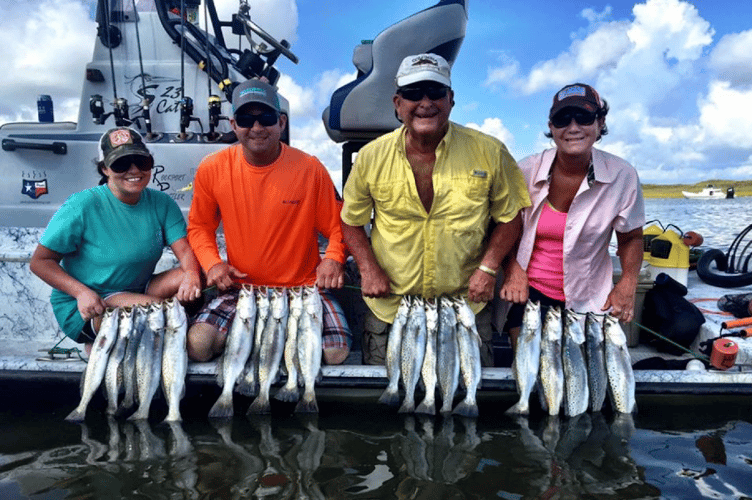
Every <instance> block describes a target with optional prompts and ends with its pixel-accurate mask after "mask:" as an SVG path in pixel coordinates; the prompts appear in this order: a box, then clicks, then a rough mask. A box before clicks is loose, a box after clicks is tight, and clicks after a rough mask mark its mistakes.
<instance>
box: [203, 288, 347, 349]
mask: <svg viewBox="0 0 752 500" xmlns="http://www.w3.org/2000/svg"><path fill="white" fill-rule="evenodd" d="M239 294H240V290H239V289H238V290H232V291H230V292H227V293H224V294H222V295H218V296H217V297H216V298H214V299H213V300H211V301H209V302H208V303H207V304H206V305H204V307H202V308H201V310H200V311H199V312H198V314H197V315H196V316H195V317H194V318H193V321H192V322H191V324H193V323H208V324H210V325H212V326H214V327H215V328H217V329H218V330H219V331H220V332H222V333H223V334H224V335H227V332H228V331H229V329H230V325H232V320H233V318H234V317H235V306H236V305H237V303H238V295H239ZM319 294H320V295H321V303H322V305H323V306H324V333H323V336H322V348H323V349H350V348H351V347H352V332H351V331H350V326H349V325H348V324H347V319H345V313H344V311H343V310H342V307H341V306H340V305H339V304H338V303H337V301H336V300H335V299H334V296H333V295H332V293H331V292H330V291H329V290H319Z"/></svg>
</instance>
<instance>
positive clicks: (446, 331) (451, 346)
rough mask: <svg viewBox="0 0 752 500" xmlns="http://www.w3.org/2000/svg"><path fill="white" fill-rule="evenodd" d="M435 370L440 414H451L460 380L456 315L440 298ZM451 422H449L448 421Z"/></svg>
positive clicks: (451, 306)
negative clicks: (437, 375) (438, 390)
mask: <svg viewBox="0 0 752 500" xmlns="http://www.w3.org/2000/svg"><path fill="white" fill-rule="evenodd" d="M439 302H440V304H441V307H440V308H439V331H438V342H437V347H436V370H437V372H438V374H439V386H440V387H441V410H440V411H441V413H444V414H446V413H451V412H452V403H453V401H454V393H455V391H456V390H457V385H459V380H460V351H459V347H458V346H457V313H456V312H455V310H454V305H452V300H451V299H450V298H449V297H441V299H440V301H439ZM450 421H451V420H450Z"/></svg>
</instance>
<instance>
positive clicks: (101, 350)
mask: <svg viewBox="0 0 752 500" xmlns="http://www.w3.org/2000/svg"><path fill="white" fill-rule="evenodd" d="M119 315H120V310H119V309H117V308H115V309H111V308H107V309H106V310H105V312H104V315H103V316H102V323H101V324H100V326H99V331H98V332H97V337H96V339H94V345H93V346H92V348H91V354H90V355H89V362H88V363H87V364H86V370H84V375H83V377H84V378H83V380H84V383H83V391H82V394H81V402H80V403H79V404H78V406H77V407H76V409H75V410H73V411H72V412H70V414H69V415H68V416H67V417H65V420H67V421H69V422H83V420H84V417H85V416H86V408H87V406H89V401H91V398H92V397H93V396H94V393H95V392H96V390H97V389H98V388H99V385H100V384H101V383H102V378H103V377H104V373H105V370H106V369H107V360H108V358H109V355H110V351H111V350H112V346H113V345H114V344H115V339H116V338H117V334H118V321H119Z"/></svg>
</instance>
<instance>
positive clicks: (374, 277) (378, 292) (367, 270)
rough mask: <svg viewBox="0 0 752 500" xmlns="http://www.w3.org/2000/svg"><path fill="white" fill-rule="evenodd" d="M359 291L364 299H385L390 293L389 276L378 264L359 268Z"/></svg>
mask: <svg viewBox="0 0 752 500" xmlns="http://www.w3.org/2000/svg"><path fill="white" fill-rule="evenodd" d="M360 290H361V292H362V293H363V296H365V297H387V296H389V294H391V293H392V287H391V284H390V280H389V276H387V274H386V273H385V272H384V270H383V269H382V268H381V266H379V265H378V264H374V265H372V266H363V267H361V268H360Z"/></svg>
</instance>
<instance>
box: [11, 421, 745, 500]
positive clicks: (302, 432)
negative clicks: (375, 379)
mask: <svg viewBox="0 0 752 500" xmlns="http://www.w3.org/2000/svg"><path fill="white" fill-rule="evenodd" d="M339 418H341V417H339ZM379 420H380V419H379V418H378V416H377V418H374V419H371V420H370V421H368V422H362V423H361V425H350V426H348V427H346V428H342V427H340V426H339V425H337V423H338V421H339V420H338V418H322V417H319V416H305V417H296V416H293V415H290V416H282V417H281V418H279V417H274V418H272V417H269V416H254V417H253V418H248V419H244V418H236V419H234V420H231V421H225V422H206V421H199V422H194V421H188V422H187V423H185V422H184V423H183V424H182V425H181V424H180V423H171V424H169V425H167V424H158V425H151V424H149V422H148V421H139V422H127V421H125V422H123V421H118V420H115V419H113V418H109V419H106V420H105V419H102V420H101V421H97V420H94V421H93V422H89V423H88V424H79V427H78V429H79V432H80V436H79V437H78V438H76V439H71V440H70V442H69V443H67V444H64V445H61V446H58V447H55V448H52V449H49V450H45V451H29V450H27V451H21V452H18V453H16V454H15V455H9V454H4V455H1V456H2V458H3V461H2V462H1V463H0V496H2V497H4V498H5V497H6V495H5V494H4V493H6V492H7V491H9V490H8V489H7V488H9V485H13V489H15V490H16V491H17V492H18V494H17V495H16V496H19V497H20V496H38V497H39V498H53V497H54V498H60V497H66V498H87V499H88V498H92V499H94V498H156V499H159V498H188V499H194V498H196V499H197V498H232V499H235V498H237V499H241V498H309V499H324V498H327V499H330V498H405V499H407V498H410V499H420V498H430V499H432V500H435V499H438V498H469V497H473V498H492V497H502V498H530V499H538V498H562V499H568V498H619V499H627V498H657V497H665V498H682V496H681V495H677V496H673V497H672V496H671V494H670V493H671V488H670V487H667V486H666V485H663V484H660V483H659V482H658V483H656V482H655V481H654V480H653V481H652V483H653V484H651V481H650V480H647V479H646V470H650V466H651V463H650V462H651V460H652V459H655V460H656V463H657V461H659V457H658V455H659V454H660V453H662V452H663V451H662V450H663V449H665V448H666V443H665V441H666V440H667V439H671V438H672V435H671V434H666V433H658V432H653V431H644V430H643V431H640V430H638V429H636V428H635V422H634V421H633V417H632V416H631V415H616V416H604V415H603V414H600V413H594V414H587V413H586V414H582V415H580V416H578V417H576V418H569V419H564V418H558V417H548V416H545V417H541V418H540V419H537V420H536V419H528V418H518V419H515V420H512V419H509V418H506V417H502V418H500V419H492V422H487V421H484V420H481V421H478V420H475V419H464V418H459V417H448V418H441V417H436V418H434V417H426V416H412V415H409V416H402V417H394V416H393V415H389V418H388V420H385V421H383V422H380V421H379ZM351 422H352V421H351ZM66 425H67V424H66ZM73 428H74V429H75V428H76V427H73ZM748 430H749V425H747V431H748ZM636 433H641V434H642V435H641V436H640V437H638V438H636V437H635V434H636ZM729 434H731V431H730V430H728V429H716V430H713V431H710V432H708V431H705V432H702V433H695V434H692V435H691V436H687V437H685V440H687V441H688V443H689V446H690V448H691V449H694V450H695V452H696V455H697V456H698V457H699V459H698V462H697V463H687V464H683V466H681V467H679V466H676V463H674V469H673V471H669V472H668V474H666V473H662V474H663V476H664V477H666V476H668V475H671V476H673V478H674V480H673V481H674V482H675V481H684V482H687V484H686V485H685V486H691V490H690V491H692V492H694V493H695V494H697V493H700V494H702V495H707V496H713V495H716V497H718V498H721V497H723V495H721V496H717V494H718V492H719V491H722V492H735V493H734V494H735V495H736V494H737V493H738V496H743V495H744V492H743V491H741V490H742V489H743V487H742V486H741V485H742V484H746V481H745V482H736V481H733V480H731V481H728V480H724V479H723V478H721V477H719V474H718V473H717V470H718V469H719V468H720V467H726V463H727V462H728V461H735V460H737V459H738V457H739V455H738V454H736V455H729V452H728V451H727V446H728V442H727V439H728V438H729ZM646 436H647V437H646ZM731 436H732V438H733V439H735V440H736V441H737V442H738V439H739V436H738V434H731ZM746 436H747V443H748V438H749V433H747V434H746ZM674 438H675V436H674ZM635 439H639V440H640V442H641V443H643V444H647V446H652V447H654V449H652V450H650V451H646V450H639V451H638V450H635V449H634V448H633V442H634V441H635ZM653 439H654V440H655V443H653V442H652V440H653ZM662 441H663V442H662ZM635 452H636V455H637V457H639V458H640V460H641V461H643V460H644V462H643V464H642V465H638V461H637V460H635V458H633V455H635ZM646 453H647V454H648V455H651V456H652V458H647V459H646V458H645V454H646ZM734 453H736V452H734ZM732 457H733V458H732ZM746 457H747V458H746V460H747V462H745V463H746V464H747V465H746V472H747V473H748V472H750V471H751V470H750V469H751V467H750V464H752V460H750V458H749V455H746ZM661 466H662V467H667V468H669V469H670V468H671V467H672V466H671V465H670V464H668V465H667V463H666V462H662V463H661ZM653 479H655V476H654V478H653ZM734 485H735V486H734ZM672 487H674V488H676V484H675V483H672ZM667 492H668V493H669V494H668V495H667ZM684 492H685V493H686V488H685V489H684ZM747 494H748V492H747Z"/></svg>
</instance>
